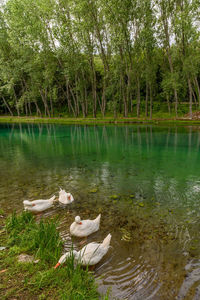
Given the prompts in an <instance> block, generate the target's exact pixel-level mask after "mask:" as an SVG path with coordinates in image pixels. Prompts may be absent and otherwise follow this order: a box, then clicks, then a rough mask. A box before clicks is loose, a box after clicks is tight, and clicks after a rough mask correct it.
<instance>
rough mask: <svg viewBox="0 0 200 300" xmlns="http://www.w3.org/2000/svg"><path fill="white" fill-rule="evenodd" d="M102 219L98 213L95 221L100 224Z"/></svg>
mask: <svg viewBox="0 0 200 300" xmlns="http://www.w3.org/2000/svg"><path fill="white" fill-rule="evenodd" d="M100 220H101V214H99V215H98V217H96V219H94V222H95V223H97V224H99V223H100Z"/></svg>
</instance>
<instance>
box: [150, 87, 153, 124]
mask: <svg viewBox="0 0 200 300" xmlns="http://www.w3.org/2000/svg"><path fill="white" fill-rule="evenodd" d="M149 91H150V119H152V111H153V99H152V89H151V84H150V86H149Z"/></svg>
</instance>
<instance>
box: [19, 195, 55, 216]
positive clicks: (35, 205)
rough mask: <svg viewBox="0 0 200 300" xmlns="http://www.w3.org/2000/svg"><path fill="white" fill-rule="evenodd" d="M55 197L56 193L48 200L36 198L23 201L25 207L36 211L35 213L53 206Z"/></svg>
mask: <svg viewBox="0 0 200 300" xmlns="http://www.w3.org/2000/svg"><path fill="white" fill-rule="evenodd" d="M55 198H56V196H55V195H54V196H53V197H51V198H50V199H47V200H43V199H41V200H34V201H29V200H24V201H23V203H24V209H25V210H29V211H32V212H35V213H37V212H41V211H44V210H46V209H48V208H50V207H52V206H53V203H54V201H55Z"/></svg>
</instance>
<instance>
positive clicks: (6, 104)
mask: <svg viewBox="0 0 200 300" xmlns="http://www.w3.org/2000/svg"><path fill="white" fill-rule="evenodd" d="M1 97H2V99H3V102H4V104H5V106H6V107H7V109H8V111H9V113H10V114H11V116H13V112H12V110H11V108H10V106H9V104H8V103H7V101H6V99H5V98H4V96H3V95H2V96H1Z"/></svg>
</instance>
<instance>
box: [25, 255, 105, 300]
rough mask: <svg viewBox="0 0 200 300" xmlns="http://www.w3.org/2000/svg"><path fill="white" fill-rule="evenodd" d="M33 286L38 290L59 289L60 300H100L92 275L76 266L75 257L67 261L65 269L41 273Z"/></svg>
mask: <svg viewBox="0 0 200 300" xmlns="http://www.w3.org/2000/svg"><path fill="white" fill-rule="evenodd" d="M31 284H32V285H33V286H34V288H37V289H44V288H46V287H49V286H51V288H56V289H58V290H59V296H60V297H59V299H80V300H81V299H83V300H85V299H94V300H95V299H99V294H98V292H97V286H96V284H95V280H94V277H93V275H92V273H91V272H89V271H88V270H84V269H83V268H82V267H81V266H80V265H76V266H74V260H73V257H69V258H68V259H67V261H66V263H65V266H64V267H60V268H58V269H56V270H55V269H50V270H48V271H44V272H39V273H38V274H36V276H35V277H34V278H33V280H32V282H31Z"/></svg>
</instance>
